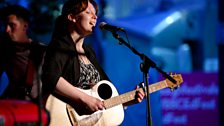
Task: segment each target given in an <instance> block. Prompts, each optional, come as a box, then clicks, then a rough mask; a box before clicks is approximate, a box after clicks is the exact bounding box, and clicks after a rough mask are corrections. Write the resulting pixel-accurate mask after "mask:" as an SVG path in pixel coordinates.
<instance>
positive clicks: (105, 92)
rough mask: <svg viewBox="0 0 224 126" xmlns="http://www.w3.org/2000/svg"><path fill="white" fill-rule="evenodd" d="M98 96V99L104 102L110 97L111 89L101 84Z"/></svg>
mask: <svg viewBox="0 0 224 126" xmlns="http://www.w3.org/2000/svg"><path fill="white" fill-rule="evenodd" d="M98 95H99V96H100V98H102V99H104V100H106V99H108V98H110V97H111V96H112V89H111V88H110V86H109V85H107V84H101V85H100V86H99V87H98Z"/></svg>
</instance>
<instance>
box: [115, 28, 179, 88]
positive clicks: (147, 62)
mask: <svg viewBox="0 0 224 126" xmlns="http://www.w3.org/2000/svg"><path fill="white" fill-rule="evenodd" d="M112 34H113V37H114V38H116V39H117V40H119V44H124V45H125V46H127V47H128V48H129V49H130V50H131V51H132V52H133V53H134V54H136V55H138V56H139V57H140V58H141V59H142V60H143V61H144V68H143V71H144V73H147V72H148V70H149V68H150V66H151V67H152V68H155V69H156V70H157V71H159V72H160V73H161V74H162V75H163V77H165V78H167V79H169V80H170V81H171V82H172V83H174V84H176V80H175V79H173V78H172V77H171V76H170V75H168V74H167V73H165V72H164V71H163V70H161V69H160V68H159V67H157V65H156V63H155V62H153V61H152V60H151V59H149V58H148V57H147V56H146V55H145V54H141V53H139V52H138V51H137V50H136V49H135V48H133V47H132V46H131V45H130V44H129V43H127V42H126V41H125V40H124V39H123V38H121V37H120V36H119V35H118V34H117V33H116V32H112Z"/></svg>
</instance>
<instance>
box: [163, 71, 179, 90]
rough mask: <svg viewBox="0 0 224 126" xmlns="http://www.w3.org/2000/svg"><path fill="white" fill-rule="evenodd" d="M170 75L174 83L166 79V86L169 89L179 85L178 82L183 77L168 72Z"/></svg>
mask: <svg viewBox="0 0 224 126" xmlns="http://www.w3.org/2000/svg"><path fill="white" fill-rule="evenodd" d="M170 76H171V77H172V78H173V79H174V80H176V84H174V83H173V82H171V81H170V80H168V79H166V80H165V81H166V83H167V87H169V88H170V89H171V90H174V89H175V88H177V87H180V84H181V83H183V78H182V76H181V74H170Z"/></svg>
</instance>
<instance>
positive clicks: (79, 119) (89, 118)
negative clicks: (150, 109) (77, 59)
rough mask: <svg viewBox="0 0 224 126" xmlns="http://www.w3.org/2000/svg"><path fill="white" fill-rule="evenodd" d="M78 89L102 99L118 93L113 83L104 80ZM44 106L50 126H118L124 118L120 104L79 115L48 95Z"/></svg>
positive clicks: (68, 106)
mask: <svg viewBox="0 0 224 126" xmlns="http://www.w3.org/2000/svg"><path fill="white" fill-rule="evenodd" d="M80 90H81V91H83V92H85V93H86V94H88V95H91V96H93V97H96V98H99V99H101V100H102V101H104V100H106V99H109V98H112V97H114V96H118V95H119V94H118V92H117V90H116V88H115V87H114V86H113V84H112V83H111V82H109V81H106V80H103V81H100V82H98V83H97V84H96V85H95V86H94V87H92V88H91V89H88V90H82V89H80ZM45 107H46V109H47V110H48V111H49V112H50V117H51V120H50V126H60V125H63V126H71V125H73V126H118V125H120V124H121V123H122V121H123V119H124V110H123V106H122V104H120V105H116V106H114V107H111V108H108V109H105V110H100V111H97V112H95V113H93V114H91V115H79V114H78V113H77V112H76V110H75V109H74V108H73V107H71V106H70V105H69V104H66V103H64V102H63V101H61V100H59V99H58V98H56V97H54V96H53V95H50V96H49V97H48V99H47V102H46V106H45ZM69 118H70V119H69Z"/></svg>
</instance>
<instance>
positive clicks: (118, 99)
mask: <svg viewBox="0 0 224 126" xmlns="http://www.w3.org/2000/svg"><path fill="white" fill-rule="evenodd" d="M166 87H168V86H167V83H166V81H165V80H163V81H160V82H157V83H154V84H151V85H149V86H148V88H149V90H148V94H150V93H153V92H156V91H158V90H161V89H163V88H166ZM144 88H145V90H146V87H144ZM138 90H141V91H143V89H142V88H139V89H138ZM135 95H136V90H133V91H130V92H127V93H124V94H122V95H119V96H115V97H112V98H110V99H107V100H105V101H104V106H105V108H106V109H108V108H111V107H114V106H116V105H119V104H123V103H127V102H129V101H132V100H135Z"/></svg>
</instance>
